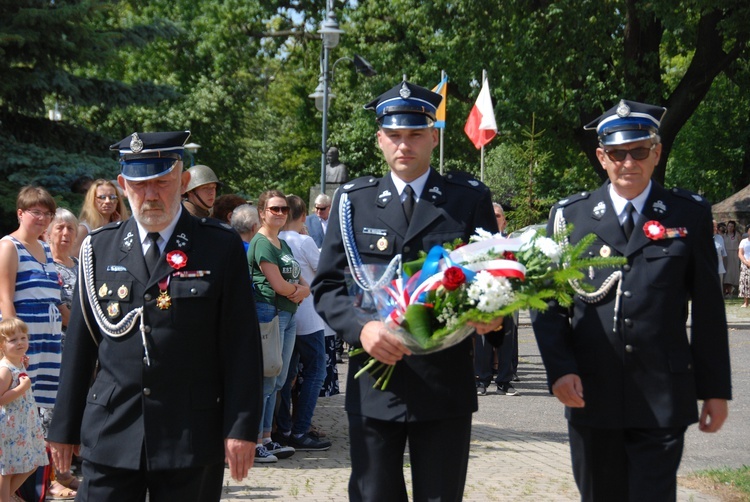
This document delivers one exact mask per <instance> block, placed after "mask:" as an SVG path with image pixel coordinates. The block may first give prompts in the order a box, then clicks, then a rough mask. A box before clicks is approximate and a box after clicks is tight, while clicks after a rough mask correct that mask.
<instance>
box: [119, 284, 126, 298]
mask: <svg viewBox="0 0 750 502" xmlns="http://www.w3.org/2000/svg"><path fill="white" fill-rule="evenodd" d="M117 296H119V297H120V300H124V299H125V298H127V296H128V287H127V286H126V285H124V284H123V285H122V286H120V287H119V288H118V289H117Z"/></svg>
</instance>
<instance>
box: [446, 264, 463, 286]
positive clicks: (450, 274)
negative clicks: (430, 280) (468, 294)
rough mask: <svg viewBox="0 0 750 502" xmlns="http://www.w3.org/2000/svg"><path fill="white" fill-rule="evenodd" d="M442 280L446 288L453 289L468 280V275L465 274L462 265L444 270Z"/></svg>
mask: <svg viewBox="0 0 750 502" xmlns="http://www.w3.org/2000/svg"><path fill="white" fill-rule="evenodd" d="M442 282H443V287H444V288H445V289H447V290H448V291H453V290H455V289H458V287H459V286H461V284H463V283H464V282H466V275H464V271H463V270H461V268H460V267H450V268H448V269H447V270H446V271H445V272H443V281H442Z"/></svg>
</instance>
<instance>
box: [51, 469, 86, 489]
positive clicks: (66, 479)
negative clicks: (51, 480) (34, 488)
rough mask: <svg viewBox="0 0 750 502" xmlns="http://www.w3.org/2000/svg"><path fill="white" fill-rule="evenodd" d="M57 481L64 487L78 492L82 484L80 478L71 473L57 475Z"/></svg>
mask: <svg viewBox="0 0 750 502" xmlns="http://www.w3.org/2000/svg"><path fill="white" fill-rule="evenodd" d="M55 481H57V482H58V483H60V484H61V485H63V486H64V487H65V488H70V489H72V490H78V487H79V486H80V484H81V482H80V481H79V480H78V478H77V477H75V476H74V475H73V474H72V473H70V472H68V473H66V474H65V475H62V474H60V473H57V474H56V475H55Z"/></svg>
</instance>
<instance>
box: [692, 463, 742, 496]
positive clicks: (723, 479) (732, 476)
mask: <svg viewBox="0 0 750 502" xmlns="http://www.w3.org/2000/svg"><path fill="white" fill-rule="evenodd" d="M696 475H697V476H703V477H706V478H708V479H710V480H711V481H713V482H715V483H718V484H722V485H725V486H728V487H731V488H733V489H734V490H736V491H738V492H739V493H743V494H745V495H750V466H747V465H744V466H742V467H740V468H739V469H729V468H721V469H711V470H707V471H700V472H697V473H696Z"/></svg>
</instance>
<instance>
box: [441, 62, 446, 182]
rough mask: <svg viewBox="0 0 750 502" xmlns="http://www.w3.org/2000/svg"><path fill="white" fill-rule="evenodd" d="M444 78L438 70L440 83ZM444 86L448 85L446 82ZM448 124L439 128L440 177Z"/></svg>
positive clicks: (443, 74)
mask: <svg viewBox="0 0 750 502" xmlns="http://www.w3.org/2000/svg"><path fill="white" fill-rule="evenodd" d="M444 78H445V70H440V81H441V82H442V81H443V79H444ZM444 85H448V83H447V82H446V83H445V84H444ZM445 95H446V96H447V95H448V90H447V89H446V93H445ZM447 119H448V117H447V116H446V122H448V120H447ZM447 125H448V124H447V123H446V124H445V125H444V126H443V127H441V128H440V175H441V176H442V175H443V141H445V127H446V126H447Z"/></svg>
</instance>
